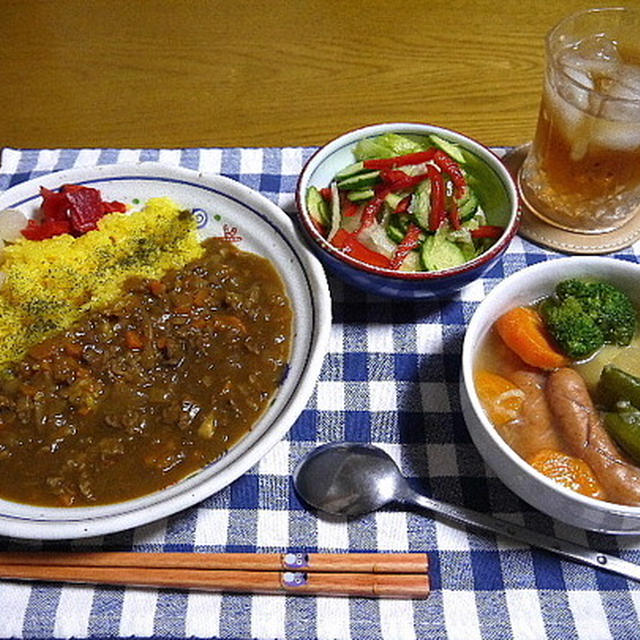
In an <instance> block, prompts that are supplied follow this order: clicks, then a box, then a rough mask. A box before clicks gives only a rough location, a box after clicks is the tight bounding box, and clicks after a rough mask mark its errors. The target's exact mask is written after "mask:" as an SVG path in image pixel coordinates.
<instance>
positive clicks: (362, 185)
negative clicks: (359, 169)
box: [338, 171, 380, 191]
mask: <svg viewBox="0 0 640 640" xmlns="http://www.w3.org/2000/svg"><path fill="white" fill-rule="evenodd" d="M379 177H380V172H379V171H367V172H366V173H359V174H358V175H355V176H351V177H350V178H345V179H344V180H340V181H339V182H338V189H340V190H341V191H360V190H361V189H367V188H368V187H372V186H373V185H374V184H375V183H376V182H378V178H379Z"/></svg>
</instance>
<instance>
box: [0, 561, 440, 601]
mask: <svg viewBox="0 0 640 640" xmlns="http://www.w3.org/2000/svg"><path fill="white" fill-rule="evenodd" d="M428 567H429V563H428V557H427V555H426V554H424V553H399V554H395V553H335V554H331V553H310V554H276V553H274V554H261V553H188V552H185V553H135V552H133V553H119V552H70V553H56V552H46V551H42V552H24V553H23V552H15V553H13V552H6V553H0V578H4V579H14V580H38V581H48V582H51V581H53V582H73V583H84V584H111V585H131V586H140V587H160V588H175V589H195V590H206V591H216V592H222V591H224V592H234V593H288V594H292V595H296V594H297V595H337V596H361V597H396V598H426V597H427V596H428V595H429V591H430V582H429V575H428Z"/></svg>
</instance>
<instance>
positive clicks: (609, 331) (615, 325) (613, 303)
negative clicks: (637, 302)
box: [556, 278, 636, 346]
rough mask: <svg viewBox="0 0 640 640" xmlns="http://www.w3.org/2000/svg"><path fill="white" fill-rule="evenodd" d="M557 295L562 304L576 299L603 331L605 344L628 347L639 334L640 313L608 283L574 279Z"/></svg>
mask: <svg viewBox="0 0 640 640" xmlns="http://www.w3.org/2000/svg"><path fill="white" fill-rule="evenodd" d="M556 295H557V296H558V299H559V300H560V301H561V302H565V301H567V300H569V299H575V300H577V301H578V302H579V304H580V306H581V307H582V310H583V311H584V313H586V314H587V315H588V316H589V317H590V318H591V319H592V320H593V321H594V322H595V323H596V325H597V326H598V327H599V328H600V330H601V331H602V335H603V338H604V341H605V342H606V343H609V344H617V345H621V346H624V345H627V344H629V343H630V342H631V340H632V339H633V335H634V333H635V330H636V310H635V308H634V306H633V303H632V302H631V300H630V299H629V297H628V296H627V295H626V294H625V293H623V292H622V291H620V290H619V289H617V288H616V287H614V286H613V285H611V284H609V283H607V282H595V281H588V280H578V279H575V278H574V279H571V280H565V281H564V282H560V283H559V284H558V285H557V287H556Z"/></svg>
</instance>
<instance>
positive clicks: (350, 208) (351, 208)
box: [342, 199, 360, 218]
mask: <svg viewBox="0 0 640 640" xmlns="http://www.w3.org/2000/svg"><path fill="white" fill-rule="evenodd" d="M359 211H360V205H359V204H358V203H357V202H351V200H349V199H347V201H346V202H345V203H344V207H343V208H342V215H343V216H346V217H347V218H351V217H353V216H355V215H356V214H357V213H358V212H359Z"/></svg>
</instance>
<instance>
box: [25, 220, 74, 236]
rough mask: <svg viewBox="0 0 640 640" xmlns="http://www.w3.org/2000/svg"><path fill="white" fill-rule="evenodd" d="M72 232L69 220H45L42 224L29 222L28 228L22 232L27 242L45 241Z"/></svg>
mask: <svg viewBox="0 0 640 640" xmlns="http://www.w3.org/2000/svg"><path fill="white" fill-rule="evenodd" d="M70 231H71V224H70V223H69V221H68V220H43V221H42V222H36V221H35V220H29V221H28V222H27V226H26V228H25V229H23V230H22V235H23V236H24V237H25V238H26V239H27V240H45V239H47V238H53V237H54V236H59V235H62V234H63V233H69V232H70Z"/></svg>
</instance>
